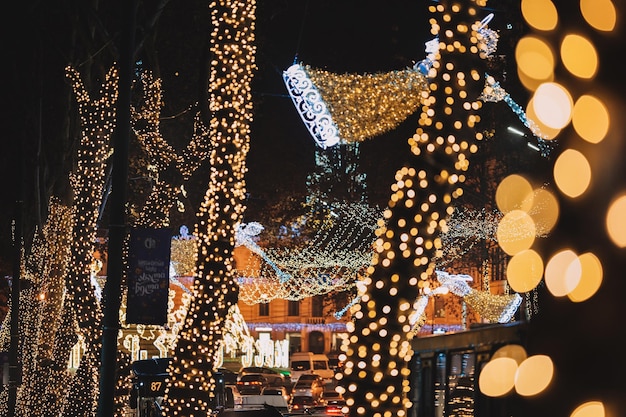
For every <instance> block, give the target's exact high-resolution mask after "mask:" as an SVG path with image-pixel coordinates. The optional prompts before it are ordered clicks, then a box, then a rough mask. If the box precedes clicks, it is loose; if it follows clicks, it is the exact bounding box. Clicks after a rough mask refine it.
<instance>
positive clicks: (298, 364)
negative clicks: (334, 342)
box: [291, 361, 311, 371]
mask: <svg viewBox="0 0 626 417" xmlns="http://www.w3.org/2000/svg"><path fill="white" fill-rule="evenodd" d="M291 369H292V370H294V371H308V370H309V369H311V363H310V362H309V361H294V362H291Z"/></svg>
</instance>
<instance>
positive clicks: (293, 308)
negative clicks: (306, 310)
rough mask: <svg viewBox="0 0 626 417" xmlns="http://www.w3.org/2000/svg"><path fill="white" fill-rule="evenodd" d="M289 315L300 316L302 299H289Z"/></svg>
mask: <svg viewBox="0 0 626 417" xmlns="http://www.w3.org/2000/svg"><path fill="white" fill-rule="evenodd" d="M287 315H288V316H299V315H300V301H292V300H289V301H288V304H287Z"/></svg>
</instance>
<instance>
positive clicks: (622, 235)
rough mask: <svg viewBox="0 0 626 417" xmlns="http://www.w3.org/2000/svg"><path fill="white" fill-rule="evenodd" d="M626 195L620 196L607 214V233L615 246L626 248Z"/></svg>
mask: <svg viewBox="0 0 626 417" xmlns="http://www.w3.org/2000/svg"><path fill="white" fill-rule="evenodd" d="M624 213H626V194H623V195H621V196H619V197H618V198H617V199H615V201H613V202H612V203H611V205H610V206H609V210H608V212H607V213H606V231H607V233H608V234H609V237H610V238H611V240H612V241H613V243H614V244H615V245H617V246H618V247H620V248H625V247H626V216H625V215H624Z"/></svg>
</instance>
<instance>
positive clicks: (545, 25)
mask: <svg viewBox="0 0 626 417" xmlns="http://www.w3.org/2000/svg"><path fill="white" fill-rule="evenodd" d="M521 8H522V15H523V16H524V20H526V22H527V23H528V24H529V25H530V26H532V27H533V28H535V29H537V30H543V31H550V30H554V29H555V28H556V25H557V23H558V22H559V14H558V12H557V10H556V7H555V6H554V3H552V1H550V0H522V3H521Z"/></svg>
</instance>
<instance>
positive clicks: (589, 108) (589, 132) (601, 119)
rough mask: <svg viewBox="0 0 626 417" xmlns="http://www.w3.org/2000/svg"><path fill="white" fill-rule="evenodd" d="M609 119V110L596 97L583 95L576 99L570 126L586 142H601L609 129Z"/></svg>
mask: <svg viewBox="0 0 626 417" xmlns="http://www.w3.org/2000/svg"><path fill="white" fill-rule="evenodd" d="M610 121H611V120H610V117H609V111H608V110H607V108H606V106H605V105H604V103H602V101H600V100H599V99H598V98H596V97H594V96H592V95H583V96H580V97H579V98H578V100H576V104H575V105H574V114H573V117H572V126H574V130H576V133H578V134H579V135H580V137H581V138H583V139H584V140H586V141H587V142H589V143H599V142H601V141H602V140H603V139H604V137H605V136H606V134H607V133H608V131H609V126H610Z"/></svg>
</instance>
